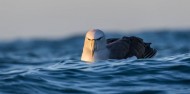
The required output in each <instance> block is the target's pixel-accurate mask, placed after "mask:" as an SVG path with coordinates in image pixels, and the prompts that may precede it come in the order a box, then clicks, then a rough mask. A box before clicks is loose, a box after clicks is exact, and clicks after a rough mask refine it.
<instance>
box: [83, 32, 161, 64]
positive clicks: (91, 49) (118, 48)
mask: <svg viewBox="0 0 190 94" xmlns="http://www.w3.org/2000/svg"><path fill="white" fill-rule="evenodd" d="M150 44H151V43H145V42H144V41H143V39H141V38H139V37H135V36H131V37H126V36H124V37H122V38H111V39H106V37H105V34H104V32H103V31H101V30H99V29H92V30H89V31H88V32H87V33H86V37H85V40H84V47H83V52H82V56H81V60H82V61H87V62H94V61H98V60H106V59H127V58H129V57H133V56H135V57H136V58H137V59H142V58H151V57H153V56H154V55H155V54H156V52H157V51H156V50H155V49H154V48H151V47H150Z"/></svg>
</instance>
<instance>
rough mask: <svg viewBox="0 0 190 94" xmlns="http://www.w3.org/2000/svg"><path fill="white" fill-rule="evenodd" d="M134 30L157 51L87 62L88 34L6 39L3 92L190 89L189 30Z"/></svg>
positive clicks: (0, 69)
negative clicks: (85, 44) (145, 56)
mask: <svg viewBox="0 0 190 94" xmlns="http://www.w3.org/2000/svg"><path fill="white" fill-rule="evenodd" d="M108 35H109V37H111V36H113V34H108ZM114 35H115V34H114ZM130 35H135V36H138V37H141V38H143V39H144V41H146V42H152V43H153V45H152V47H155V48H156V49H157V50H158V53H157V55H156V56H155V57H154V58H151V59H139V60H136V59H123V60H105V61H99V62H95V63H92V64H87V63H85V62H82V61H80V56H81V52H82V47H83V39H84V36H76V37H71V38H68V39H60V40H40V39H36V40H16V41H13V42H3V41H1V42H0V94H69V93H74V94H75V93H81V94H113V93H114V94H115V93H119V94H190V32H180V31H179V32H166V31H160V32H156V33H155V32H154V33H148V32H145V33H137V34H130ZM119 36H123V34H121V33H120V34H119V35H117V37H119Z"/></svg>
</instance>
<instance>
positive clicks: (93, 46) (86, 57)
mask: <svg viewBox="0 0 190 94" xmlns="http://www.w3.org/2000/svg"><path fill="white" fill-rule="evenodd" d="M105 48H106V39H105V35H104V32H103V31H101V30H99V29H91V30H89V31H88V32H87V33H86V37H85V41H84V47H83V53H82V57H81V60H83V61H89V62H93V61H95V59H96V57H95V53H96V52H98V51H100V50H103V49H105Z"/></svg>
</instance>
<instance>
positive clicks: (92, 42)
mask: <svg viewBox="0 0 190 94" xmlns="http://www.w3.org/2000/svg"><path fill="white" fill-rule="evenodd" d="M90 50H91V56H92V57H93V56H94V50H95V40H91V41H90Z"/></svg>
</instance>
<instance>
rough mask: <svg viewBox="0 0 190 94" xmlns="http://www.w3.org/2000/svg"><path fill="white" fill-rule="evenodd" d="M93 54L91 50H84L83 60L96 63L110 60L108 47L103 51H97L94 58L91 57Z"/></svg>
mask: <svg viewBox="0 0 190 94" xmlns="http://www.w3.org/2000/svg"><path fill="white" fill-rule="evenodd" d="M91 52H92V51H91V50H89V49H85V48H84V49H83V53H82V57H81V60H83V61H88V62H94V61H98V60H106V59H108V58H109V50H108V48H107V47H103V48H102V49H99V50H95V51H94V55H93V56H91V55H90V53H91Z"/></svg>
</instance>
